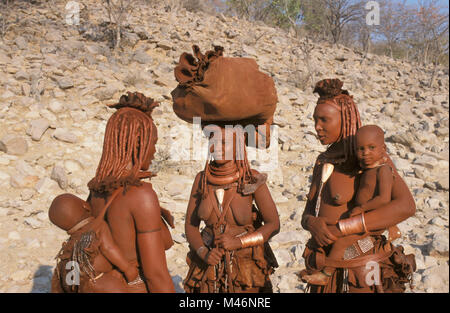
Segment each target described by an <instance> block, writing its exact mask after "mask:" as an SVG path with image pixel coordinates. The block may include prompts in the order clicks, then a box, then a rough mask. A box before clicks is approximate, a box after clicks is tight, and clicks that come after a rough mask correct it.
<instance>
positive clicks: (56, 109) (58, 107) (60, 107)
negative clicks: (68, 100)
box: [48, 99, 64, 114]
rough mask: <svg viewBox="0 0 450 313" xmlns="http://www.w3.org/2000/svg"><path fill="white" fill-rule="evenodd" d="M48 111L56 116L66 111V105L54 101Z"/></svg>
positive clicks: (49, 105)
mask: <svg viewBox="0 0 450 313" xmlns="http://www.w3.org/2000/svg"><path fill="white" fill-rule="evenodd" d="M48 109H49V110H50V111H51V112H53V113H55V114H57V113H61V112H62V111H64V104H63V103H61V102H60V101H59V100H56V99H52V100H51V101H50V103H49V104H48Z"/></svg>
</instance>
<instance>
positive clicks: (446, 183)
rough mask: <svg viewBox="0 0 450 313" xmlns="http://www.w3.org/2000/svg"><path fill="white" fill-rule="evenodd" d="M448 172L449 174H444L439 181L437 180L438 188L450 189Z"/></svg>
mask: <svg viewBox="0 0 450 313" xmlns="http://www.w3.org/2000/svg"><path fill="white" fill-rule="evenodd" d="M448 178H449V177H448V172H447V175H444V176H442V177H439V178H438V181H437V182H436V187H437V189H440V190H444V191H448V190H449V181H448V180H449V179H448Z"/></svg>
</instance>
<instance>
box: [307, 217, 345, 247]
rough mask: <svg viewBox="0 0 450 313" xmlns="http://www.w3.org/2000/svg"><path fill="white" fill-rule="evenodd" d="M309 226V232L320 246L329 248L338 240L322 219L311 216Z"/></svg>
mask: <svg viewBox="0 0 450 313" xmlns="http://www.w3.org/2000/svg"><path fill="white" fill-rule="evenodd" d="M307 225H308V230H309V232H310V233H311V235H312V236H313V237H314V240H315V241H316V242H317V243H318V244H319V245H320V246H327V245H329V244H332V243H333V242H335V241H336V240H337V239H338V238H337V237H336V236H335V235H333V234H332V232H331V231H330V229H329V228H328V226H327V224H326V223H325V220H324V219H323V218H322V217H314V216H309V217H308V221H307Z"/></svg>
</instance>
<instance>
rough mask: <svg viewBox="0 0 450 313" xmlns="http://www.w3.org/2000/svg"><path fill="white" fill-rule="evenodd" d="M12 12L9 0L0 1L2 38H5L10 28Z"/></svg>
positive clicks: (0, 32)
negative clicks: (9, 20)
mask: <svg viewBox="0 0 450 313" xmlns="http://www.w3.org/2000/svg"><path fill="white" fill-rule="evenodd" d="M9 14H10V7H9V0H2V1H1V2H0V38H2V39H3V38H4V37H5V34H6V32H7V31H8V28H9V23H8V16H9Z"/></svg>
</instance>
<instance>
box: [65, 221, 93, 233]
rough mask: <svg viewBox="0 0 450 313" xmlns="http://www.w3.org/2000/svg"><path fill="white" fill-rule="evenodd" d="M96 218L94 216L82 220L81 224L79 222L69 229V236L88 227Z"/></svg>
mask: <svg viewBox="0 0 450 313" xmlns="http://www.w3.org/2000/svg"><path fill="white" fill-rule="evenodd" d="M93 220H94V218H93V217H92V216H89V217H88V218H85V219H84V220H81V221H80V222H78V223H77V224H76V225H75V226H74V227H72V228H71V229H69V230H68V231H67V233H68V234H69V235H72V234H73V233H74V232H76V231H77V230H79V229H80V228H82V227H83V226H86V224H88V223H90V222H91V221H93Z"/></svg>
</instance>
